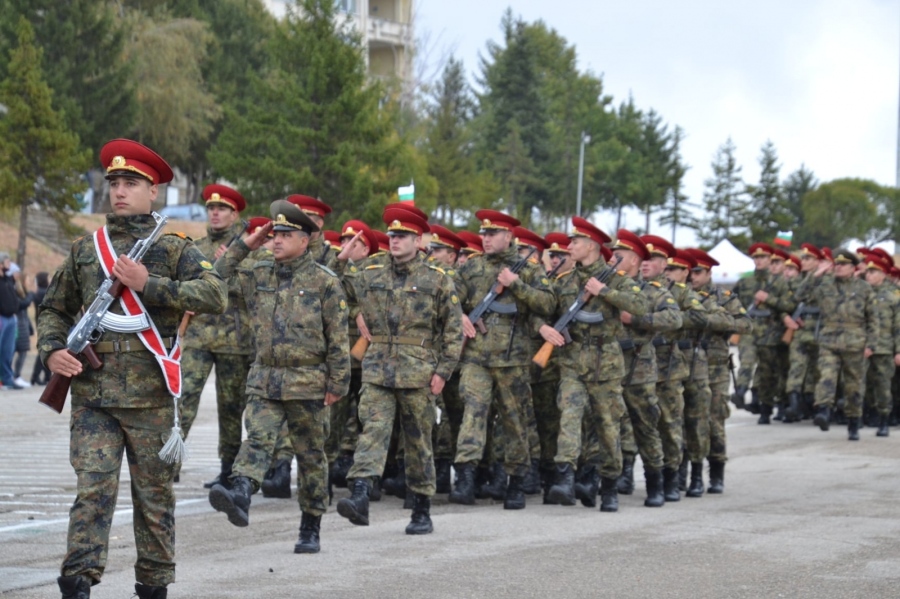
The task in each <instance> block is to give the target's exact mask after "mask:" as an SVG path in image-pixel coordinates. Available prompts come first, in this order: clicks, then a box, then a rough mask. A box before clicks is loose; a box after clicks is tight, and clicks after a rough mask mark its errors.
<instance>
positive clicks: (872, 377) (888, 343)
mask: <svg viewBox="0 0 900 599" xmlns="http://www.w3.org/2000/svg"><path fill="white" fill-rule="evenodd" d="M872 289H873V292H874V300H873V309H874V312H875V315H876V318H877V321H878V325H877V327H876V329H875V330H876V338H875V345H874V346H871V347H872V356H870V357H869V364H868V368H867V370H866V378H865V381H866V407H868V408H869V409H871V410H872V411H874V412H875V413H877V414H878V415H879V416H889V415H890V413H891V408H892V407H893V399H892V397H891V379H892V378H893V377H894V355H895V354H897V353H900V350H898V348H900V291H898V290H897V288H896V287H894V286H893V285H891V284H890V283H888V282H887V281H885V282H883V283H882V284H881V285H879V286H878V287H872Z"/></svg>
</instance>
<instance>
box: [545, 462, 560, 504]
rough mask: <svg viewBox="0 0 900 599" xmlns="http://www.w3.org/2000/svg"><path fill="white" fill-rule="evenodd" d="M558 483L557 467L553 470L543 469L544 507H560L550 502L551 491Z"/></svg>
mask: <svg viewBox="0 0 900 599" xmlns="http://www.w3.org/2000/svg"><path fill="white" fill-rule="evenodd" d="M555 483H556V465H555V464H554V467H553V468H543V467H542V468H541V490H542V491H543V494H544V505H558V504H557V503H556V502H555V501H551V500H550V489H551V488H552V487H553V485H554V484H555Z"/></svg>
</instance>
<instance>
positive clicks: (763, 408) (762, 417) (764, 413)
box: [756, 404, 772, 424]
mask: <svg viewBox="0 0 900 599" xmlns="http://www.w3.org/2000/svg"><path fill="white" fill-rule="evenodd" d="M756 424H772V406H770V405H766V404H761V405H760V406H759V420H757V421H756Z"/></svg>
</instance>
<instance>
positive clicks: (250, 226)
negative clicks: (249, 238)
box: [247, 216, 275, 237]
mask: <svg viewBox="0 0 900 599" xmlns="http://www.w3.org/2000/svg"><path fill="white" fill-rule="evenodd" d="M270 222H272V219H271V218H266V217H265V216H254V217H253V218H251V219H250V220H249V221H247V232H248V233H250V234H251V235H252V234H254V233H256V231H257V230H258V229H259V228H260V227H265V226H266V225H268V224H269V223H270ZM274 235H275V234H274V233H273V232H272V231H269V237H273V236H274Z"/></svg>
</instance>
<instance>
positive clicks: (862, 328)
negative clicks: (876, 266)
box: [798, 274, 879, 351]
mask: <svg viewBox="0 0 900 599" xmlns="http://www.w3.org/2000/svg"><path fill="white" fill-rule="evenodd" d="M798 294H799V296H800V297H801V298H804V299H808V300H810V301H814V302H815V303H816V305H817V306H819V310H821V313H820V314H819V319H820V320H821V324H820V325H819V345H821V346H822V347H827V348H829V349H835V350H860V351H862V350H863V349H865V348H866V347H869V348H874V347H875V345H876V344H877V341H876V339H877V337H878V334H877V331H876V329H877V327H878V324H879V323H878V316H877V314H876V312H875V292H874V291H872V286H871V285H869V284H868V283H866V282H865V281H863V280H861V279H857V278H856V277H850V278H847V279H838V278H836V277H835V276H834V275H831V274H825V275H822V276H820V277H810V278H809V279H808V280H807V281H805V282H804V283H803V284H802V285H801V287H800V291H799V292H798Z"/></svg>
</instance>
